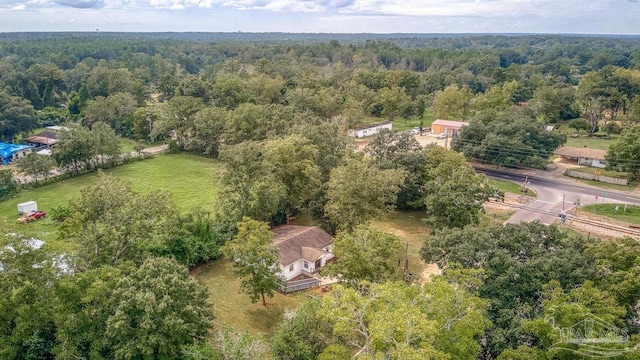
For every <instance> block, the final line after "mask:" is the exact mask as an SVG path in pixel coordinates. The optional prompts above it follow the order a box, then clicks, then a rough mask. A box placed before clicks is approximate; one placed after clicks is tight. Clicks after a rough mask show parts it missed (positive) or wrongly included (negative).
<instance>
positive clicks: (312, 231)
mask: <svg viewBox="0 0 640 360" xmlns="http://www.w3.org/2000/svg"><path fill="white" fill-rule="evenodd" d="M273 232H274V233H275V235H276V236H275V239H274V241H273V246H275V247H276V248H277V249H278V254H279V257H280V275H281V276H282V277H283V278H284V279H286V280H287V281H289V280H292V279H295V278H296V277H299V276H301V275H304V276H307V277H312V276H313V275H314V274H315V273H317V272H318V271H319V270H320V269H321V268H323V267H324V266H325V265H326V264H327V261H329V260H330V259H332V258H333V253H332V252H331V245H332V244H333V238H332V237H331V235H329V234H327V233H326V232H325V231H324V230H322V229H320V228H319V227H317V226H297V225H282V226H278V227H276V228H274V229H273Z"/></svg>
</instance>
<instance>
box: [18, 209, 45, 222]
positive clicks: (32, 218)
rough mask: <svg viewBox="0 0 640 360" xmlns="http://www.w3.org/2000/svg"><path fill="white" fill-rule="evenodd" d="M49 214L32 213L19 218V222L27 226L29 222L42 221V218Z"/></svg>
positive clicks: (41, 212) (42, 212)
mask: <svg viewBox="0 0 640 360" xmlns="http://www.w3.org/2000/svg"><path fill="white" fill-rule="evenodd" d="M46 215H47V213H46V212H44V211H32V212H30V213H27V214H25V215H24V216H22V217H20V218H18V222H19V223H20V224H26V223H28V222H32V221H35V220H38V219H40V218H41V217H44V216H46Z"/></svg>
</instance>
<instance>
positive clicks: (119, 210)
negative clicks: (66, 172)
mask: <svg viewBox="0 0 640 360" xmlns="http://www.w3.org/2000/svg"><path fill="white" fill-rule="evenodd" d="M70 208H71V212H72V216H71V217H69V218H67V219H66V220H65V222H64V223H63V225H62V227H61V236H62V238H63V239H66V240H71V241H74V242H76V243H78V244H80V245H81V249H80V251H79V254H78V258H79V259H78V266H79V268H80V269H86V268H94V267H98V266H100V265H103V264H110V265H114V264H118V263H120V262H122V261H125V260H133V261H138V262H139V261H141V260H142V258H144V256H145V254H146V252H147V251H148V250H149V248H150V247H151V246H152V245H154V244H155V243H157V242H161V243H164V242H166V239H167V238H168V237H170V235H171V234H172V231H171V229H173V227H174V223H175V221H174V220H175V205H174V204H173V202H172V201H171V199H170V196H169V194H168V193H166V192H163V191H154V192H150V193H138V192H135V191H134V190H133V189H132V188H131V185H130V184H129V183H125V182H122V181H118V180H116V179H115V178H113V177H110V176H107V175H104V174H101V175H100V177H99V179H98V181H97V183H96V184H95V185H92V186H89V187H86V188H84V189H82V190H80V197H79V198H76V199H74V200H72V202H71V203H70Z"/></svg>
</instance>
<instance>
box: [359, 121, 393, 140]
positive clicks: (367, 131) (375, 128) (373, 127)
mask: <svg viewBox="0 0 640 360" xmlns="http://www.w3.org/2000/svg"><path fill="white" fill-rule="evenodd" d="M392 126H393V125H392V124H391V121H383V122H379V123H375V124H369V125H366V126H361V127H359V128H356V129H352V130H349V136H352V137H355V138H361V137H365V136H371V135H375V134H377V133H379V132H380V131H382V130H383V129H387V130H391V128H392Z"/></svg>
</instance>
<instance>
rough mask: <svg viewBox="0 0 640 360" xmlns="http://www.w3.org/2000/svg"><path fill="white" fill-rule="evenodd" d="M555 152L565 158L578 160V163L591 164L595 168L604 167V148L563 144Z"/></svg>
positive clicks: (605, 153)
mask: <svg viewBox="0 0 640 360" xmlns="http://www.w3.org/2000/svg"><path fill="white" fill-rule="evenodd" d="M555 154H556V155H558V156H561V157H563V158H565V159H570V160H578V164H579V165H584V166H593V167H597V168H604V167H605V166H606V162H605V157H606V155H607V151H606V150H600V149H591V148H587V147H584V148H576V147H571V146H563V147H561V148H559V149H557V150H556V151H555Z"/></svg>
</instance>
